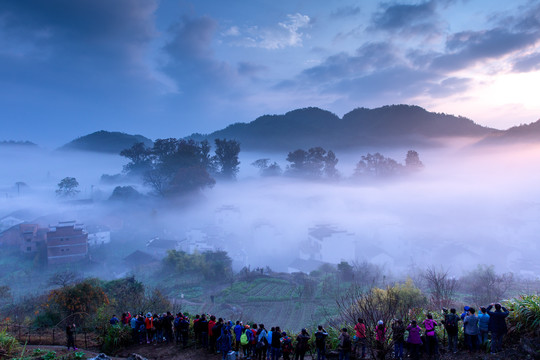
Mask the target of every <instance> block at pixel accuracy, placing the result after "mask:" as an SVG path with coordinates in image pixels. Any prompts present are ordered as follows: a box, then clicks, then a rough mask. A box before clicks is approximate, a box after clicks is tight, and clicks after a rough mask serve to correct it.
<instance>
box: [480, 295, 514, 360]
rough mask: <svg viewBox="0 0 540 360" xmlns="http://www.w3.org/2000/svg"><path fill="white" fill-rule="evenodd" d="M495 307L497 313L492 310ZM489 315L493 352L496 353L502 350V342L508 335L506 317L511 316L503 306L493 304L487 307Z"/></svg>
mask: <svg viewBox="0 0 540 360" xmlns="http://www.w3.org/2000/svg"><path fill="white" fill-rule="evenodd" d="M493 306H495V311H491V309H492V308H493ZM486 310H487V313H488V315H489V325H488V327H489V331H491V352H492V353H496V352H499V351H501V350H502V340H503V337H504V335H505V334H506V333H507V331H508V328H507V327H506V317H507V316H508V315H509V314H510V313H509V312H508V310H506V308H505V307H504V306H501V304H491V305H489V306H488V307H487V309H486Z"/></svg>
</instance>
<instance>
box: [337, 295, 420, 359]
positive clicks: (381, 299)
mask: <svg viewBox="0 0 540 360" xmlns="http://www.w3.org/2000/svg"><path fill="white" fill-rule="evenodd" d="M415 301H416V300H415V299H414V298H412V297H410V296H409V295H407V294H406V292H403V291H402V287H400V286H397V285H396V286H387V287H386V288H385V289H378V288H371V289H369V290H365V289H364V288H362V287H361V286H358V285H353V286H351V288H350V289H349V291H347V292H346V293H345V294H344V295H342V296H340V297H338V298H337V299H336V305H337V308H338V311H339V316H338V317H335V318H332V319H328V321H329V323H330V324H331V325H332V326H333V327H335V328H340V327H341V326H342V325H343V324H355V323H356V322H357V319H358V318H362V319H363V320H364V324H365V326H366V335H367V342H368V343H367V345H368V347H369V349H370V351H371V352H372V357H373V358H375V357H376V354H375V351H376V344H375V337H374V336H373V334H374V333H375V331H376V326H377V324H378V322H379V321H380V320H382V321H383V322H384V326H385V327H386V328H387V329H388V328H389V327H390V325H391V323H392V321H394V320H395V319H402V320H403V322H404V323H407V322H408V321H409V314H410V310H411V309H413V308H414V307H415V305H416V304H415ZM393 344H394V342H393V339H392V337H391V336H386V338H385V342H384V343H383V347H382V350H381V351H382V354H380V355H384V357H382V356H381V358H385V357H386V354H388V353H390V351H391V349H392V348H393Z"/></svg>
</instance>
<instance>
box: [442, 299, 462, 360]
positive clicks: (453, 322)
mask: <svg viewBox="0 0 540 360" xmlns="http://www.w3.org/2000/svg"><path fill="white" fill-rule="evenodd" d="M459 319H460V318H459V316H458V315H457V314H456V309H454V308H452V309H450V314H448V313H445V315H444V327H445V328H446V333H447V334H448V352H450V353H454V354H455V353H457V343H458V331H459V328H458V322H459Z"/></svg>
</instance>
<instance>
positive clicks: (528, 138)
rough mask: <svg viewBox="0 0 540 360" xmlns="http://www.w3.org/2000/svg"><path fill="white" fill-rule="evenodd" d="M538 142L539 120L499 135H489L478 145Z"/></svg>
mask: <svg viewBox="0 0 540 360" xmlns="http://www.w3.org/2000/svg"><path fill="white" fill-rule="evenodd" d="M539 142H540V120H538V121H536V122H533V123H531V124H527V125H519V126H514V127H511V128H510V129H508V130H506V131H501V132H499V133H493V134H490V135H489V136H487V137H486V138H485V139H483V140H482V141H481V142H480V143H479V145H511V144H523V143H539Z"/></svg>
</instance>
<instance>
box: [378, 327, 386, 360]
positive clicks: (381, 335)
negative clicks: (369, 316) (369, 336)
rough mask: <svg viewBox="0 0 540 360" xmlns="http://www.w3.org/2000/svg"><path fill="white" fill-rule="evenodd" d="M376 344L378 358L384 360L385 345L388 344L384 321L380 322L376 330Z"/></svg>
mask: <svg viewBox="0 0 540 360" xmlns="http://www.w3.org/2000/svg"><path fill="white" fill-rule="evenodd" d="M375 342H376V343H377V358H379V359H381V360H384V358H385V357H386V351H385V349H384V344H385V342H386V327H385V326H384V321H382V320H379V322H378V323H377V327H376V328H375Z"/></svg>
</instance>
